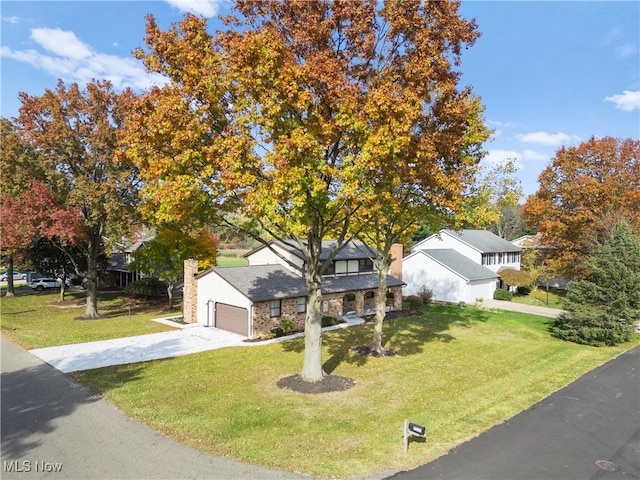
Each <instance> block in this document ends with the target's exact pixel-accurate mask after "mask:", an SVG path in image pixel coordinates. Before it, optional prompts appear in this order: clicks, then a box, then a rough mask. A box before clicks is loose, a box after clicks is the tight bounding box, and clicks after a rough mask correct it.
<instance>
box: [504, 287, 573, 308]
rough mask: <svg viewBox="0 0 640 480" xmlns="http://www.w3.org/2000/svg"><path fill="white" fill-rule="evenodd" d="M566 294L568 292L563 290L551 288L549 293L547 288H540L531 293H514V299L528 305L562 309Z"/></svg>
mask: <svg viewBox="0 0 640 480" xmlns="http://www.w3.org/2000/svg"><path fill="white" fill-rule="evenodd" d="M565 294H566V292H565V291H563V290H556V289H550V290H549V294H548V295H547V291H546V289H544V288H539V289H537V290H533V291H531V292H530V293H529V295H514V296H513V300H512V301H513V302H517V303H525V304H527V305H537V306H540V307H549V308H559V309H562V300H563V299H564V297H565Z"/></svg>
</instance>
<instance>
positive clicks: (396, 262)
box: [389, 243, 402, 280]
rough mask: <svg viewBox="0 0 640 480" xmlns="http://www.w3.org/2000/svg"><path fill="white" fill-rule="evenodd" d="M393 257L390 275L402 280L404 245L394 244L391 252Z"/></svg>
mask: <svg viewBox="0 0 640 480" xmlns="http://www.w3.org/2000/svg"><path fill="white" fill-rule="evenodd" d="M389 254H390V255H391V268H390V269H389V275H391V276H392V277H395V278H397V279H398V280H402V244H401V243H394V244H393V245H391V250H390V251H389Z"/></svg>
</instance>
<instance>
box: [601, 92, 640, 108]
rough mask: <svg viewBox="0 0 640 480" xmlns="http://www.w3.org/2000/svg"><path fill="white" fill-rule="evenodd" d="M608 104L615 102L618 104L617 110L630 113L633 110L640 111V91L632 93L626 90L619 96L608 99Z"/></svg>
mask: <svg viewBox="0 0 640 480" xmlns="http://www.w3.org/2000/svg"><path fill="white" fill-rule="evenodd" d="M605 100H606V101H607V102H613V103H615V104H616V108H618V109H620V110H624V111H626V112H630V111H632V110H636V109H640V90H636V91H630V90H625V91H624V92H622V93H619V94H617V95H612V96H610V97H606V98H605Z"/></svg>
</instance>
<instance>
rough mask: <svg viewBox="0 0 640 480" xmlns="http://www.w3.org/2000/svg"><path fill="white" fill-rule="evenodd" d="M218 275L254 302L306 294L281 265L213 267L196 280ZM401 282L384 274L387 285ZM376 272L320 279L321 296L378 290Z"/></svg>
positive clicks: (303, 285)
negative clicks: (210, 274) (209, 274)
mask: <svg viewBox="0 0 640 480" xmlns="http://www.w3.org/2000/svg"><path fill="white" fill-rule="evenodd" d="M212 271H213V272H215V273H217V274H218V275H219V276H220V277H222V278H223V279H224V280H225V281H226V282H228V283H229V284H230V285H232V286H233V287H234V288H236V289H237V290H238V291H239V292H240V293H242V294H243V295H244V296H245V297H247V298H249V299H250V300H252V301H253V302H261V301H268V300H274V299H279V298H292V297H303V296H306V295H307V285H306V282H305V280H304V278H302V277H300V276H299V275H296V274H295V273H293V272H291V271H290V270H288V269H286V268H284V267H282V266H280V265H253V266H242V267H215V268H213V269H211V270H209V271H207V272H203V273H201V274H200V275H198V277H201V276H203V275H206V274H207V273H210V272H212ZM402 285H404V283H402V282H401V281H400V280H398V279H396V278H394V277H392V276H390V275H387V286H389V287H396V286H402ZM377 286H378V275H377V274H376V273H371V274H364V275H349V276H335V277H334V276H330V277H324V278H323V279H322V287H321V288H322V292H323V293H339V292H350V291H354V290H369V289H372V288H377Z"/></svg>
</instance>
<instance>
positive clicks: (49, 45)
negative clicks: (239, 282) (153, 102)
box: [0, 28, 166, 90]
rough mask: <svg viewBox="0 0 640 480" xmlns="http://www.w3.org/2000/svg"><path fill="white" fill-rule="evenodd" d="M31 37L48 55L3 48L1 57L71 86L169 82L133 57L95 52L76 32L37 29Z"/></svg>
mask: <svg viewBox="0 0 640 480" xmlns="http://www.w3.org/2000/svg"><path fill="white" fill-rule="evenodd" d="M31 38H32V39H33V40H34V41H35V42H36V43H37V44H38V45H39V46H40V47H42V48H43V49H44V50H45V51H46V53H41V52H39V51H36V50H33V49H29V50H11V49H10V48H9V47H7V46H2V48H1V49H0V56H2V57H6V58H11V59H13V60H17V61H19V62H23V63H27V64H29V65H31V66H32V67H34V68H38V69H41V70H44V71H45V72H47V73H49V74H50V75H51V76H53V77H56V78H61V79H62V80H63V81H65V82H67V83H70V82H77V83H79V84H81V85H84V84H86V83H88V82H90V81H92V80H94V79H95V80H102V79H106V80H110V81H111V83H112V84H113V86H114V88H115V89H117V90H120V89H123V88H125V87H131V88H133V89H135V90H142V89H145V88H148V87H149V86H151V85H161V84H163V83H165V82H166V79H165V78H164V77H162V76H161V75H159V74H156V73H154V74H149V73H147V72H146V70H145V68H144V66H143V65H142V64H141V63H139V62H138V61H137V60H135V59H133V58H130V57H117V56H115V55H107V54H103V53H98V52H96V51H94V50H93V49H92V48H91V47H90V46H89V45H87V44H85V43H83V42H82V41H81V40H79V39H78V38H77V37H76V35H75V34H74V33H73V32H69V31H64V30H59V29H50V28H35V29H33V30H32V31H31Z"/></svg>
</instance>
